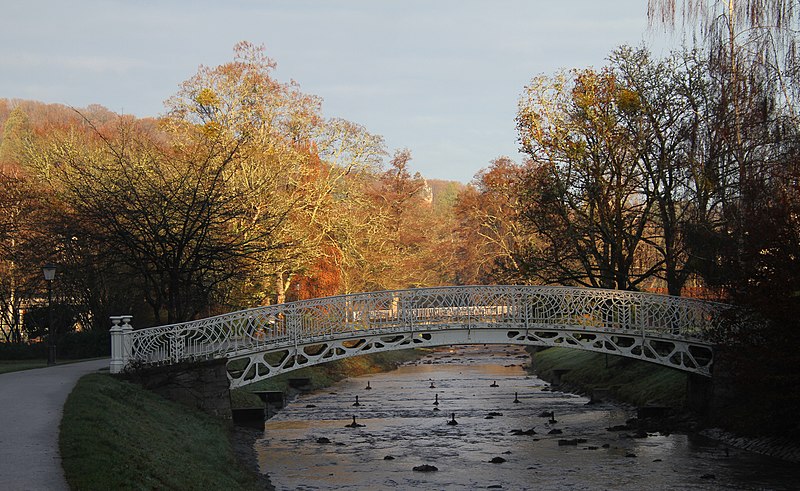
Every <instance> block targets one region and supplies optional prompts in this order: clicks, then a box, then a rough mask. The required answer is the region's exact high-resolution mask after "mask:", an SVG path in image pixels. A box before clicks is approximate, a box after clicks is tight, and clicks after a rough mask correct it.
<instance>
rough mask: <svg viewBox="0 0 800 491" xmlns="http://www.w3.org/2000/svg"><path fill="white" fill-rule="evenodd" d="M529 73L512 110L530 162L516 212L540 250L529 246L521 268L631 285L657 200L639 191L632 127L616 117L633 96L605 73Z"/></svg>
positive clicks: (556, 278) (543, 275)
mask: <svg viewBox="0 0 800 491" xmlns="http://www.w3.org/2000/svg"><path fill="white" fill-rule="evenodd" d="M572 75H573V76H572V79H571V80H570V79H568V78H567V77H566V75H565V74H559V75H558V76H556V77H554V78H552V79H550V78H547V77H538V78H535V79H534V80H533V81H532V82H531V84H530V85H529V86H527V87H526V88H525V95H524V96H523V98H522V100H521V101H520V107H519V112H518V114H517V128H518V131H519V135H520V142H521V144H522V150H523V151H524V152H525V153H527V154H528V155H529V156H530V157H531V159H532V165H531V169H530V172H529V173H528V176H527V178H526V182H525V185H524V187H523V189H525V194H524V195H523V209H522V211H521V218H522V221H523V223H524V224H525V225H526V226H528V227H529V229H530V230H531V233H533V234H536V235H538V236H540V237H542V238H543V244H542V245H541V246H535V247H531V248H529V249H528V250H527V251H525V257H523V258H521V261H523V262H524V263H525V265H524V266H523V268H524V269H525V274H527V275H531V276H532V277H534V278H537V279H539V280H540V281H545V282H557V283H564V284H580V285H586V286H592V287H602V288H614V289H626V290H627V289H634V288H636V287H637V286H638V285H639V284H640V283H641V282H642V281H644V280H645V279H646V278H648V277H649V276H650V275H651V274H652V271H651V269H647V270H645V271H635V270H634V263H635V259H636V255H637V250H638V249H639V248H640V247H642V246H643V244H644V239H645V234H646V233H647V231H648V230H649V229H648V226H649V224H650V210H651V207H652V206H653V200H652V198H651V197H650V196H648V195H646V194H643V193H642V192H641V190H642V184H643V179H644V176H643V175H642V173H641V169H640V168H639V166H638V162H637V159H638V152H637V142H639V141H641V139H642V137H641V135H639V134H638V129H637V128H626V127H625V126H624V125H623V124H622V123H621V120H622V119H623V117H624V112H625V111H627V110H628V109H629V105H630V101H631V99H635V95H634V94H632V93H631V92H630V91H629V90H628V89H626V88H624V87H623V86H621V85H620V84H619V83H618V80H617V77H616V76H615V75H614V73H613V72H612V71H610V70H609V69H605V70H603V71H601V72H595V71H592V70H583V71H576V72H573V74H572Z"/></svg>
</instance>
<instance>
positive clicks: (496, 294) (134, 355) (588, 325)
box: [129, 286, 727, 364]
mask: <svg viewBox="0 0 800 491" xmlns="http://www.w3.org/2000/svg"><path fill="white" fill-rule="evenodd" d="M725 308H727V306H725V305H723V304H718V303H712V302H705V301H701V300H695V299H689V298H682V297H671V296H666V295H657V294H648V293H638V292H627V291H617V290H602V289H589V288H572V287H544V286H461V287H437V288H419V289H412V290H396V291H379V292H369V293H358V294H351V295H340V296H335V297H325V298H315V299H310V300H302V301H297V302H291V303H285V304H277V305H268V306H264V307H257V308H253V309H248V310H242V311H238V312H233V313H230V314H224V315H218V316H216V317H209V318H206V319H200V320H195V321H189V322H183V323H180V324H173V325H167V326H160V327H153V328H146V329H139V330H134V331H132V332H131V333H130V341H129V343H130V346H129V350H130V351H129V356H130V360H131V361H135V362H139V363H143V364H162V363H177V362H180V361H185V360H198V359H208V358H222V357H226V356H231V355H235V354H241V353H245V352H249V351H256V350H259V349H262V348H265V347H272V346H278V345H283V344H285V345H287V346H291V345H297V344H301V343H308V342H313V341H315V340H323V339H331V338H334V337H343V336H346V335H347V333H351V332H360V333H361V334H363V332H362V331H365V330H369V331H375V332H384V331H385V332H393V331H409V330H428V329H446V328H464V327H466V328H469V329H481V328H487V327H493V326H496V325H498V324H501V325H503V327H513V326H518V327H520V328H522V329H534V328H539V329H542V328H555V329H558V328H564V329H566V328H569V329H576V328H579V329H580V328H585V329H587V330H613V331H620V332H627V333H631V332H636V333H640V334H641V335H643V336H648V335H649V336H653V335H671V336H676V337H681V338H694V339H702V338H703V335H704V333H705V332H706V331H708V330H709V329H710V328H711V327H713V325H714V323H715V319H716V318H717V315H718V313H719V312H720V311H721V310H723V309H725Z"/></svg>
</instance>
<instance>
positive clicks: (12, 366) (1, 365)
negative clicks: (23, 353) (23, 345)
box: [0, 359, 47, 373]
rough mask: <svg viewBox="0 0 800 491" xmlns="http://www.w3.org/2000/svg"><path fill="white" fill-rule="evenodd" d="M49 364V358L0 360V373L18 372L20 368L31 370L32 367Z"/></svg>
mask: <svg viewBox="0 0 800 491" xmlns="http://www.w3.org/2000/svg"><path fill="white" fill-rule="evenodd" d="M46 366H47V360H45V359H41V360H38V359H37V360H3V361H0V373H9V372H18V371H20V370H30V369H32V368H42V367H46Z"/></svg>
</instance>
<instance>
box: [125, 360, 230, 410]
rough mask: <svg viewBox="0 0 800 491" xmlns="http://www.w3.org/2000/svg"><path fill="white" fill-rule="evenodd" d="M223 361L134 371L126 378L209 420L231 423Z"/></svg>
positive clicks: (228, 388) (224, 361)
mask: <svg viewBox="0 0 800 491" xmlns="http://www.w3.org/2000/svg"><path fill="white" fill-rule="evenodd" d="M226 364H227V360H226V359H221V360H209V361H201V362H194V363H180V364H177V365H169V366H159V367H152V368H144V369H139V370H136V371H135V372H133V373H131V374H130V375H129V378H130V379H131V380H132V381H133V382H136V383H138V384H140V385H141V386H142V387H144V388H145V389H148V390H151V391H153V392H155V393H156V394H158V395H160V396H162V397H166V398H167V399H170V400H172V401H175V402H178V403H180V404H183V405H185V406H189V407H193V408H195V409H200V410H201V411H204V412H206V413H208V414H210V415H212V416H215V417H218V418H222V419H228V420H229V419H231V418H232V411H231V392H230V382H229V381H228V374H227V371H226V369H225V367H226Z"/></svg>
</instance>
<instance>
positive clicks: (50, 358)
mask: <svg viewBox="0 0 800 491" xmlns="http://www.w3.org/2000/svg"><path fill="white" fill-rule="evenodd" d="M42 273H43V274H44V279H45V281H47V365H48V366H50V365H55V364H56V339H55V336H54V334H55V333H54V329H53V278H55V277H56V265H55V264H51V263H47V264H45V265H44V266H42Z"/></svg>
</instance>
